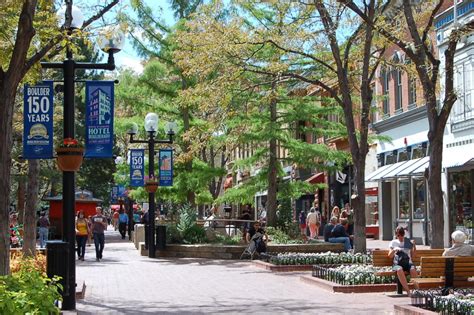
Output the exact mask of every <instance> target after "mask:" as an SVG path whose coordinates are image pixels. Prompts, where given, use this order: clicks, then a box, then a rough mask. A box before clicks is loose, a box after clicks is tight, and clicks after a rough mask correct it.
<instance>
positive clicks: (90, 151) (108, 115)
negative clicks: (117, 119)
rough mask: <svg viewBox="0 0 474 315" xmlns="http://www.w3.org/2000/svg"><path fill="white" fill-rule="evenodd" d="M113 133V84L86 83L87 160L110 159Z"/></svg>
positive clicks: (107, 82) (101, 82) (103, 82)
mask: <svg viewBox="0 0 474 315" xmlns="http://www.w3.org/2000/svg"><path fill="white" fill-rule="evenodd" d="M113 131H114V82H113V81H87V82H86V152H85V157H88V158H111V157H112V147H113V144H114V141H113Z"/></svg>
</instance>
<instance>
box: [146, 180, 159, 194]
mask: <svg viewBox="0 0 474 315" xmlns="http://www.w3.org/2000/svg"><path fill="white" fill-rule="evenodd" d="M145 189H146V191H147V192H149V193H155V192H156V190H157V189H158V181H157V180H156V178H155V177H154V176H151V177H150V178H148V179H147V180H146V181H145Z"/></svg>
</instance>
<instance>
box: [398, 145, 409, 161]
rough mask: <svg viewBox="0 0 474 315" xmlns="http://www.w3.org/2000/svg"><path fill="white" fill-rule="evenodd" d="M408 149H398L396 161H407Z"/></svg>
mask: <svg viewBox="0 0 474 315" xmlns="http://www.w3.org/2000/svg"><path fill="white" fill-rule="evenodd" d="M408 157H409V155H408V151H407V149H406V148H403V149H400V150H398V159H397V161H398V162H403V161H408V160H409V158H408Z"/></svg>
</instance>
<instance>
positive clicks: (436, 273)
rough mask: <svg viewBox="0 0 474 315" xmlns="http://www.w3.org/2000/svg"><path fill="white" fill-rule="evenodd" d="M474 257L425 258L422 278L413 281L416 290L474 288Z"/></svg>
mask: <svg viewBox="0 0 474 315" xmlns="http://www.w3.org/2000/svg"><path fill="white" fill-rule="evenodd" d="M472 277H474V257H460V256H458V257H443V256H439V257H423V258H422V259H421V272H420V278H416V279H413V280H412V282H413V284H414V286H415V288H416V289H429V288H438V287H444V288H452V287H455V288H469V287H474V280H472V281H469V278H472Z"/></svg>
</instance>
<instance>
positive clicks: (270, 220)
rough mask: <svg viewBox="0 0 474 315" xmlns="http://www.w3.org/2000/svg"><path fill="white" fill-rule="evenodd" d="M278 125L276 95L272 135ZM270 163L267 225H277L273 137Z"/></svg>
mask: <svg viewBox="0 0 474 315" xmlns="http://www.w3.org/2000/svg"><path fill="white" fill-rule="evenodd" d="M275 88H276V83H273V86H272V93H275ZM276 123H277V98H276V96H275V95H273V96H272V98H271V100H270V133H273V132H274V130H275V128H276ZM269 151H270V152H269V154H270V157H269V161H268V190H267V204H266V205H265V206H266V210H267V225H269V226H275V225H276V208H277V170H278V165H277V163H278V160H277V140H276V138H275V137H274V136H272V137H271V139H270V143H269Z"/></svg>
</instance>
